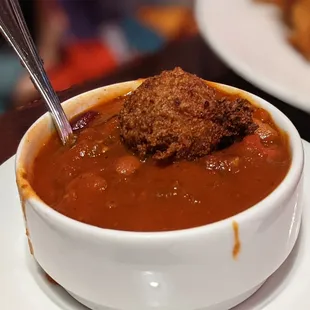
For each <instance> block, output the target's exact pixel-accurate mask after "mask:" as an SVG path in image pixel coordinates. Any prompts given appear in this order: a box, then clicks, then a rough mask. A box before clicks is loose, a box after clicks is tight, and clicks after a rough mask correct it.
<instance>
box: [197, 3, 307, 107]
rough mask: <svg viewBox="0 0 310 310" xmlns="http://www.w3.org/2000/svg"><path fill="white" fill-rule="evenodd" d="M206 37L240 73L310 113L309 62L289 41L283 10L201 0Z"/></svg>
mask: <svg viewBox="0 0 310 310" xmlns="http://www.w3.org/2000/svg"><path fill="white" fill-rule="evenodd" d="M196 18H197V22H198V26H199V28H200V31H201V33H202V35H203V37H204V38H205V39H206V40H207V41H208V42H209V44H210V46H211V47H212V48H213V49H214V50H215V52H216V53H217V54H218V55H219V56H220V57H221V58H222V59H223V61H225V62H226V63H227V64H228V65H229V66H230V67H231V68H232V69H234V70H235V71H236V73H238V74H240V75H241V76H242V77H244V78H245V79H247V80H248V81H250V82H251V83H253V84H255V85H256V86H258V87H260V88H261V89H263V90H265V91H266V92H269V93H270V94H272V95H274V96H275V97H278V98H279V99H281V100H283V101H285V102H287V103H289V104H290V105H292V106H295V107H297V108H300V109H302V110H304V111H306V112H310V86H309V85H310V84H309V83H310V62H307V61H306V60H305V59H304V58H303V56H302V55H300V54H299V52H297V51H296V50H295V49H294V48H293V47H292V46H291V45H290V44H289V42H288V40H287V28H286V26H285V25H284V23H283V21H282V20H281V13H280V10H279V9H278V8H277V7H276V6H274V5H270V4H266V3H259V2H257V1H254V0H233V1H232V0H216V1H215V0H197V3H196Z"/></svg>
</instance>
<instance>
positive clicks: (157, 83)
mask: <svg viewBox="0 0 310 310" xmlns="http://www.w3.org/2000/svg"><path fill="white" fill-rule="evenodd" d="M252 114H253V108H252V106H251V104H250V103H249V102H248V101H247V100H245V99H243V98H238V97H235V98H232V97H230V98H228V97H225V96H218V95H217V92H216V91H215V89H214V88H213V87H210V86H208V85H207V84H206V83H205V82H204V81H203V80H201V79H200V78H198V77H197V76H194V75H192V74H189V73H186V72H184V71H183V70H182V69H181V68H176V69H174V70H172V71H164V72H163V73H161V74H160V75H158V76H155V77H152V78H149V79H147V80H146V81H145V82H144V83H143V84H142V85H141V86H140V87H139V88H138V89H137V90H136V91H135V92H134V93H133V94H131V95H130V96H128V97H127V98H126V100H125V102H124V106H123V108H122V109H121V112H120V116H119V120H120V134H121V137H122V139H123V141H124V143H125V144H126V145H127V146H128V147H129V149H131V150H133V152H134V153H136V154H138V155H139V156H140V158H142V159H143V158H145V157H146V156H149V155H152V157H153V159H158V160H162V159H169V158H176V159H193V158H196V157H201V156H204V155H208V154H210V153H211V152H212V151H214V150H216V149H217V148H219V147H220V146H221V147H224V146H225V145H229V144H232V143H233V142H234V141H236V140H238V139H240V138H242V137H244V136H246V135H247V134H251V133H254V130H255V129H256V128H257V125H256V124H255V123H254V122H253V118H252Z"/></svg>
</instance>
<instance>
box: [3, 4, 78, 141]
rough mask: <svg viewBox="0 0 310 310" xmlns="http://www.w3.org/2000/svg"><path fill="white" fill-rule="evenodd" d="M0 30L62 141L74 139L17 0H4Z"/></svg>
mask: <svg viewBox="0 0 310 310" xmlns="http://www.w3.org/2000/svg"><path fill="white" fill-rule="evenodd" d="M1 2H2V3H1V5H0V31H1V32H2V34H3V35H4V37H5V38H6V39H7V41H8V42H9V43H10V45H11V46H12V47H13V48H14V50H15V52H16V53H17V55H18V57H19V58H20V60H21V62H22V63H23V65H24V67H25V68H26V69H27V71H28V72H29V74H30V77H31V80H32V82H33V83H34V85H35V86H36V88H37V89H38V90H39V92H40V93H41V95H42V97H43V99H44V101H45V103H46V105H47V108H48V110H49V112H50V113H51V115H52V118H53V121H54V124H55V127H56V129H57V131H58V134H59V136H60V138H61V141H62V143H63V144H66V143H67V142H71V141H72V140H73V133H72V128H71V126H70V123H69V121H68V119H67V117H66V114H65V112H64V110H63V108H62V106H61V104H60V101H59V98H58V96H57V95H56V93H55V91H54V89H53V88H52V85H51V83H50V81H49V79H48V77H47V74H46V72H45V70H44V67H43V63H42V60H41V58H40V56H39V54H38V52H37V49H36V47H35V45H34V42H33V40H32V37H31V35H30V33H29V30H28V27H27V25H26V22H25V20H24V17H23V14H22V11H21V8H20V6H19V3H18V0H1Z"/></svg>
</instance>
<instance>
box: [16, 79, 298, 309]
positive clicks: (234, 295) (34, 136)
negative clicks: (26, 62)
mask: <svg viewBox="0 0 310 310" xmlns="http://www.w3.org/2000/svg"><path fill="white" fill-rule="evenodd" d="M140 83H141V81H133V82H126V83H121V84H115V85H111V86H107V87H103V88H99V89H95V90H93V91H90V92H87V93H84V94H82V95H80V96H77V97H74V98H72V99H70V100H68V101H66V102H65V103H64V108H65V110H66V113H67V115H69V116H70V117H72V116H74V115H76V114H79V113H80V112H82V111H84V110H85V109H88V108H90V107H92V106H94V105H96V104H97V103H98V102H102V101H104V100H106V99H109V98H112V97H115V96H117V95H121V94H125V93H127V92H128V91H131V90H133V89H135V88H136V87H137V86H138V85H140ZM213 85H216V84H213ZM218 87H220V88H222V89H224V90H226V91H228V92H232V93H236V92H237V93H240V94H242V95H243V96H246V97H247V98H250V99H251V101H252V102H255V103H256V104H257V105H259V106H261V107H263V108H264V109H266V110H268V111H269V112H270V113H271V115H272V116H273V118H274V120H275V122H276V123H277V124H278V126H279V127H280V128H282V129H283V130H285V131H286V132H287V133H288V136H289V143H290V146H291V152H292V165H291V168H290V170H289V172H288V174H287V176H286V178H285V179H284V181H283V182H282V183H281V184H280V185H279V186H278V188H277V189H276V190H275V191H274V192H273V193H271V194H270V195H269V196H268V197H267V198H265V199H264V200H263V201H261V202H259V203H258V204H257V205H255V206H253V207H252V208H250V209H248V210H246V211H244V212H242V213H240V214H237V215H236V216H234V217H232V218H228V219H225V220H222V221H220V222H217V223H214V224H210V225H206V226H202V227H198V228H192V229H186V230H179V231H171V232H157V233H156V232H155V233H138V232H124V231H116V230H108V229H101V228H98V227H93V226H90V225H87V224H83V223H80V222H77V221H75V220H72V219H70V218H68V217H65V216H64V215H62V214H60V213H58V212H56V211H55V210H53V209H52V208H50V207H48V206H47V205H46V204H44V202H42V201H41V200H40V198H39V197H38V196H37V195H36V194H35V192H34V191H33V189H32V188H31V185H30V184H29V183H28V180H27V179H28V176H29V175H31V166H32V163H33V160H34V157H35V155H36V154H37V153H38V150H39V149H40V147H41V146H42V144H43V143H44V142H45V141H46V139H47V138H48V137H49V135H50V134H51V132H52V131H53V130H54V129H53V126H52V122H51V118H50V116H49V115H47V114H46V115H44V116H42V117H41V118H40V119H39V120H38V121H37V122H36V123H35V124H34V125H33V126H32V127H31V128H30V129H29V130H28V131H27V133H26V134H25V136H24V137H23V139H22V141H21V143H20V146H19V148H18V152H17V156H16V173H17V184H18V188H19V192H20V197H21V201H22V206H23V211H24V215H25V219H26V221H25V223H26V228H27V232H28V233H27V234H28V238H29V243H30V245H31V248H32V249H33V254H34V257H35V259H36V260H37V262H38V263H39V264H40V265H41V267H42V268H43V269H44V270H45V271H46V272H47V273H48V274H49V275H50V276H51V277H52V278H53V279H55V281H57V282H58V283H59V284H60V285H62V286H63V287H64V288H65V289H66V290H67V291H68V292H69V293H70V294H71V295H72V296H74V297H75V298H76V299H77V300H79V301H80V302H81V303H83V304H85V305H87V306H88V307H89V308H91V309H96V310H99V309H100V310H102V309H105V310H106V309H109V310H112V309H113V310H116V309H117V310H151V309H161V310H198V309H199V310H202V309H207V310H211V309H212V310H215V309H216V310H226V309H229V308H231V307H233V306H234V305H236V304H238V303H240V302H242V301H243V300H245V299H246V298H248V297H249V296H250V295H251V294H253V293H254V292H255V291H256V290H257V289H258V288H259V287H260V286H261V285H262V284H263V283H264V281H265V280H266V279H267V278H268V277H269V276H270V275H271V274H272V273H274V272H275V271H276V270H277V269H278V268H279V266H280V265H281V264H282V263H283V262H284V260H285V259H286V258H287V256H288V255H289V253H290V252H291V250H292V248H293V246H294V244H295V241H296V238H297V236H298V232H299V228H300V223H301V213H302V209H301V203H300V200H301V198H300V195H301V186H302V171H303V149H302V143H301V139H300V137H299V134H298V132H297V130H296V129H295V127H294V126H293V124H292V123H291V122H290V121H289V119H288V118H287V117H286V116H285V115H283V114H282V113H281V112H280V111H279V110H277V109H276V108H275V107H273V106H272V105H271V104H269V103H268V102H266V101H264V100H263V99H261V98H258V97H256V96H254V95H251V94H249V93H246V92H243V91H241V90H238V89H235V88H232V87H228V86H224V85H218ZM120 194H121V193H120ZM233 222H236V223H237V224H238V226H239V238H240V244H241V249H240V253H239V255H238V256H237V257H236V258H234V257H233V248H234V246H235V242H236V240H235V237H236V236H235V232H234V229H233Z"/></svg>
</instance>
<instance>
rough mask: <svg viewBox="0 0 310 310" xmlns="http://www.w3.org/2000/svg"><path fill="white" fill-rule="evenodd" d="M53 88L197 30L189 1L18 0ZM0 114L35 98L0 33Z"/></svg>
mask: <svg viewBox="0 0 310 310" xmlns="http://www.w3.org/2000/svg"><path fill="white" fill-rule="evenodd" d="M19 2H20V5H21V8H22V11H23V13H24V16H25V18H26V22H27V24H28V27H29V29H30V32H31V34H32V36H33V38H34V40H35V43H36V45H37V47H38V49H39V52H40V55H41V57H42V59H43V61H44V66H45V69H46V70H47V73H48V75H49V77H50V79H51V81H52V84H53V87H54V88H55V89H56V90H57V91H61V90H64V89H67V88H69V87H70V86H72V85H75V84H79V83H83V82H84V81H86V80H92V79H95V78H96V77H99V76H100V77H103V76H105V75H108V74H111V73H112V72H113V71H115V70H117V69H118V68H119V67H121V66H124V65H125V64H126V63H128V62H134V61H137V60H138V59H139V58H141V57H143V56H145V55H147V54H152V53H156V52H158V51H159V50H161V49H163V48H164V47H165V46H166V44H167V43H169V42H171V41H174V40H178V39H180V38H185V37H190V36H194V35H195V34H196V33H197V28H196V24H195V21H194V18H193V14H192V6H193V1H191V0H165V1H161V0H143V1H139V0H126V1H107V0H20V1H19ZM0 68H1V70H0V113H3V112H5V111H7V110H10V109H15V108H17V107H18V106H22V105H23V104H25V103H27V102H30V101H32V100H33V99H35V98H37V97H38V94H37V92H36V90H35V89H34V87H33V85H32V84H31V82H30V80H29V78H28V75H27V74H26V72H25V70H24V68H23V67H22V66H21V64H20V62H19V60H18V58H17V56H15V54H14V52H13V50H12V49H11V48H10V47H9V46H8V45H7V43H6V42H5V40H4V39H3V37H0Z"/></svg>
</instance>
